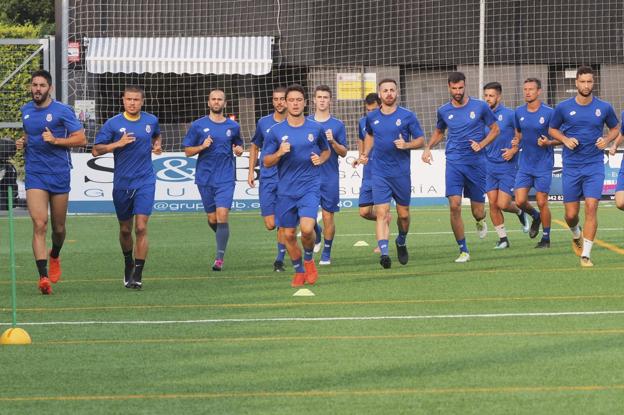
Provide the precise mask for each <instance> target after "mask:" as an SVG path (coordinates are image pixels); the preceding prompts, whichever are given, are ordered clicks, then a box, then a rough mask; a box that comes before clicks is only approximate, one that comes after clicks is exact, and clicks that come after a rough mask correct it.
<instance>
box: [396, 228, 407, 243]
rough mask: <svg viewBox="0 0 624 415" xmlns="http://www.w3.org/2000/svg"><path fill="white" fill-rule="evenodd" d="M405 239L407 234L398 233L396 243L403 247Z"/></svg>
mask: <svg viewBox="0 0 624 415" xmlns="http://www.w3.org/2000/svg"><path fill="white" fill-rule="evenodd" d="M405 238H407V232H403V231H399V236H397V238H396V243H397V244H399V245H401V246H403V245H405Z"/></svg>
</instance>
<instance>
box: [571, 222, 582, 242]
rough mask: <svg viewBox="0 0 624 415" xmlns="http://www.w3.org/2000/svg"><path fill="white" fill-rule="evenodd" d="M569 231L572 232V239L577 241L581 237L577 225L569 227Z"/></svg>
mask: <svg viewBox="0 0 624 415" xmlns="http://www.w3.org/2000/svg"><path fill="white" fill-rule="evenodd" d="M570 230H571V231H572V236H573V237H574V239H578V238H580V237H581V228H580V227H579V226H578V224H577V225H576V226H573V227H571V228H570Z"/></svg>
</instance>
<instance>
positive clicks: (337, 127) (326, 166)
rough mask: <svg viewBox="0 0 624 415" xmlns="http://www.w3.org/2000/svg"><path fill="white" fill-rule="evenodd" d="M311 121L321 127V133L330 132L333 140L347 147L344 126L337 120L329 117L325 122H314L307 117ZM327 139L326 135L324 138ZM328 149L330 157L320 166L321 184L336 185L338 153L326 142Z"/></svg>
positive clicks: (312, 116)
mask: <svg viewBox="0 0 624 415" xmlns="http://www.w3.org/2000/svg"><path fill="white" fill-rule="evenodd" d="M308 118H309V119H310V120H311V121H314V122H317V123H319V124H321V127H323V131H325V132H326V131H327V130H331V131H332V134H333V136H334V140H335V141H336V142H337V143H338V144H341V145H343V146H346V145H347V131H346V129H345V125H344V123H343V122H342V121H340V120H339V119H338V118H334V117H329V119H328V120H326V121H322V122H321V121H316V120H315V119H314V115H310V116H308ZM325 138H327V135H326V136H325ZM327 144H328V145H329V149H330V151H331V152H330V155H329V158H328V159H327V161H326V162H325V163H323V164H321V166H320V167H321V177H322V178H321V181H322V182H323V183H334V184H336V183H338V181H339V172H338V153H336V150H334V147H332V146H331V144H329V141H328V142H327Z"/></svg>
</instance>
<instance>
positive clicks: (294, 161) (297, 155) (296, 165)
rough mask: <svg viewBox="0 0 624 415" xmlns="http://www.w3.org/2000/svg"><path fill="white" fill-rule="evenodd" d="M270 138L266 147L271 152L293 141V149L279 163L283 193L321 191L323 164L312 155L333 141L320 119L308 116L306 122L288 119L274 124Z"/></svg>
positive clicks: (294, 194) (319, 152)
mask: <svg viewBox="0 0 624 415" xmlns="http://www.w3.org/2000/svg"><path fill="white" fill-rule="evenodd" d="M266 140H267V141H266V142H265V144H264V150H265V151H266V153H267V154H274V153H276V152H277V150H278V149H279V147H280V145H281V144H282V142H284V141H288V142H289V143H290V152H288V153H286V154H284V155H283V156H282V157H281V158H280V160H279V162H278V163H277V173H278V176H279V183H278V185H277V194H278V195H279V196H287V197H301V196H303V195H305V194H306V193H309V192H317V193H318V192H319V191H320V187H321V175H320V167H319V166H315V165H314V164H312V160H310V157H311V156H312V153H315V154H318V155H319V156H320V155H321V152H322V151H324V150H328V149H329V144H328V143H327V138H326V137H325V131H324V130H323V127H321V125H320V124H319V123H317V122H315V121H310V120H308V119H305V121H304V123H303V125H301V126H299V127H292V126H291V125H290V124H288V121H283V122H281V123H279V124H275V125H274V126H273V127H272V128H271V131H269V134H268V136H267V137H266Z"/></svg>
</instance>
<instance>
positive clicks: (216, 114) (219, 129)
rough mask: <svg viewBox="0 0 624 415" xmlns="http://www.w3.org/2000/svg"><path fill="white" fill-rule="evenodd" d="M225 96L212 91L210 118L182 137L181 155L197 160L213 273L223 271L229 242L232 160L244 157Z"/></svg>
mask: <svg viewBox="0 0 624 415" xmlns="http://www.w3.org/2000/svg"><path fill="white" fill-rule="evenodd" d="M225 104H226V101H225V92H223V91H222V90H220V89H213V90H212V91H210V94H209V95H208V108H209V114H208V115H206V116H204V117H202V118H200V119H198V120H195V121H194V122H193V123H192V124H191V127H190V128H189V130H188V132H187V133H186V136H185V137H184V141H183V145H184V153H185V154H186V156H187V157H193V156H194V155H196V154H199V156H198V157H197V167H196V171H195V184H197V188H198V190H199V193H200V195H201V198H202V202H203V204H204V211H205V212H206V214H207V216H208V225H209V226H210V228H211V229H212V230H213V231H214V232H215V239H216V243H217V252H216V255H215V260H214V263H213V265H212V270H213V271H221V270H222V269H223V258H224V257H225V250H226V248H227V243H228V240H229V238H230V226H229V224H228V216H229V213H230V208H231V207H232V201H233V199H234V187H235V185H236V176H235V174H236V172H235V166H234V156H233V154H232V151H233V152H234V154H235V155H236V156H240V155H241V154H243V140H242V139H241V137H240V126H239V125H238V123H237V122H236V121H233V120H231V119H229V118H227V117H226V116H225V115H224V114H223V111H224V109H225Z"/></svg>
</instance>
